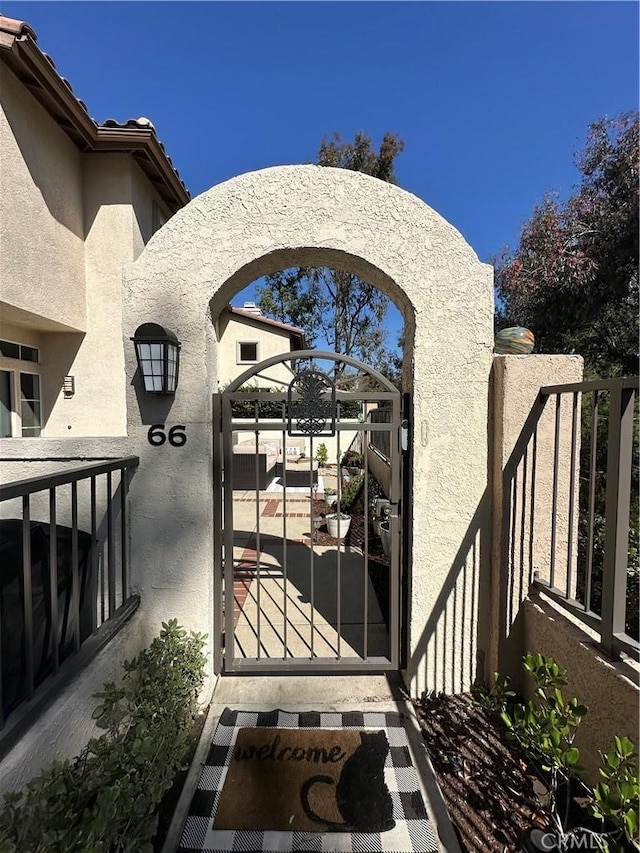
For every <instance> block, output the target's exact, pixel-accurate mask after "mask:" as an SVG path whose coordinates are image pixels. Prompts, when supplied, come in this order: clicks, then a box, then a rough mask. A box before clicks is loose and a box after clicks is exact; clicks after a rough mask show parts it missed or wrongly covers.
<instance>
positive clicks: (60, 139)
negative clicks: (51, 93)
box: [0, 65, 86, 330]
mask: <svg viewBox="0 0 640 853" xmlns="http://www.w3.org/2000/svg"><path fill="white" fill-rule="evenodd" d="M0 93H1V99H2V110H1V111H0V154H1V157H2V161H1V169H0V229H1V230H0V234H1V251H0V301H1V302H5V303H8V304H9V305H11V306H17V307H19V308H22V309H24V310H26V311H29V312H31V313H32V314H33V315H34V317H35V318H38V317H40V318H48V319H52V320H55V321H57V322H59V323H63V324H65V325H67V326H70V327H72V328H74V329H78V330H84V329H85V328H86V309H85V286H84V282H85V277H84V245H83V237H84V221H83V204H82V155H81V154H80V152H79V151H78V149H77V148H76V147H75V145H74V144H73V143H72V142H71V140H70V139H69V138H68V136H67V135H66V134H65V133H64V132H63V131H62V130H61V129H60V127H59V126H58V125H57V124H56V122H55V121H54V120H53V119H52V118H51V116H50V115H48V113H46V112H45V110H44V109H43V108H42V107H41V106H40V104H38V102H37V101H36V100H35V98H33V96H32V95H31V94H30V93H29V92H28V91H27V90H26V89H25V88H24V86H23V85H21V84H20V83H19V82H18V80H17V79H16V78H15V76H14V75H13V73H12V72H11V71H9V70H8V69H7V68H6V67H5V66H4V65H0ZM45 140H46V144H43V143H44V141H45Z"/></svg>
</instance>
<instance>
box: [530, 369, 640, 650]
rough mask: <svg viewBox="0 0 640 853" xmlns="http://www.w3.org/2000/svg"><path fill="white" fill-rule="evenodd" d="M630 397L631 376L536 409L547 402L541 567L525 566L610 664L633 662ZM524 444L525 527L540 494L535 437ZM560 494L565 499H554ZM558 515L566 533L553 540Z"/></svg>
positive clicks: (633, 424)
mask: <svg viewBox="0 0 640 853" xmlns="http://www.w3.org/2000/svg"><path fill="white" fill-rule="evenodd" d="M638 388H639V380H638V377H631V378H623V379H609V380H597V381H594V382H580V383H574V384H568V385H555V386H549V387H545V388H541V390H540V406H541V410H542V409H543V408H544V406H545V404H546V403H547V401H549V400H551V399H554V400H555V430H554V440H553V473H552V484H551V485H550V487H551V505H552V511H551V517H550V519H549V524H550V560H549V565H548V567H547V566H544V567H543V566H534V565H531V566H530V568H531V569H532V572H531V574H532V580H533V582H534V583H535V585H537V586H538V588H540V589H543V590H544V592H545V593H546V594H547V595H549V596H550V597H551V598H552V599H553V600H554V601H556V602H557V603H559V604H561V605H562V606H563V607H564V608H566V609H567V610H569V611H570V612H571V613H572V614H573V615H574V616H576V617H577V618H578V619H579V620H580V621H582V622H583V623H585V624H586V625H588V626H589V627H590V628H592V629H593V630H594V631H596V632H597V634H598V635H599V638H600V644H601V646H602V648H603V649H604V650H605V651H606V652H607V653H608V654H609V655H610V657H612V658H614V659H616V658H619V657H620V655H621V653H624V654H627V655H629V656H630V657H632V658H634V659H636V660H640V644H639V643H638V586H639V580H640V565H639V562H638V560H639V557H638V443H637V414H638ZM569 407H570V408H569ZM569 412H570V423H571V439H570V444H567V436H566V435H565V436H562V435H561V421H562V420H563V419H568V417H569ZM564 424H565V426H566V425H567V423H566V420H564ZM536 430H537V428H536ZM567 432H568V430H567ZM634 432H635V433H636V438H635V440H634ZM532 438H533V455H532V458H533V466H532V471H531V478H530V486H529V490H528V491H529V500H530V511H531V518H533V517H534V515H535V501H536V492H537V491H539V489H540V483H539V481H538V479H537V478H536V468H535V459H536V454H538V455H539V453H540V446H539V445H538V446H536V441H537V431H534V432H533V436H532ZM567 474H568V477H567ZM561 481H562V482H561ZM548 485H549V484H547V487H548ZM567 487H568V495H567V494H562V490H563V489H566V488H567ZM561 509H562V512H561V511H560V510H561ZM563 515H564V521H565V527H566V529H564V530H563V532H562V535H560V534H559V532H558V525H559V524H560V521H559V518H560V517H562V516H563ZM530 537H531V539H533V531H530ZM565 548H566V554H565V553H564V549H565ZM531 550H533V542H531ZM531 562H533V560H532V561H531Z"/></svg>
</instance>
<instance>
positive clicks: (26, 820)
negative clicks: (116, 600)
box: [0, 619, 206, 853]
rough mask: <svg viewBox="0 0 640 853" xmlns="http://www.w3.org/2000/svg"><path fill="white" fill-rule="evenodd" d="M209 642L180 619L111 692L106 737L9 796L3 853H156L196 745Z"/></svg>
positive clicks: (1, 830) (1, 832) (99, 710)
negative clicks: (179, 776)
mask: <svg viewBox="0 0 640 853" xmlns="http://www.w3.org/2000/svg"><path fill="white" fill-rule="evenodd" d="M205 639H206V638H205V637H204V636H202V635H200V634H194V633H191V634H190V635H189V636H187V632H186V631H185V630H184V629H183V628H181V627H180V626H179V625H178V623H177V621H176V620H175V619H173V620H171V621H169V622H167V623H164V622H163V624H162V631H161V632H160V636H159V637H156V638H155V639H154V640H153V642H152V643H151V646H150V647H149V648H147V649H144V650H143V651H141V652H140V654H139V655H138V656H137V657H135V658H134V659H133V660H132V661H125V662H124V664H123V668H124V677H123V680H122V684H121V686H116V684H115V683H114V682H109V683H107V684H105V685H104V688H103V689H102V691H100V692H99V693H96V694H95V697H96V698H97V699H99V700H100V704H99V705H98V706H97V707H96V709H95V710H94V712H93V717H94V719H95V720H96V722H97V725H98V726H99V727H100V728H103V729H105V730H106V731H105V734H103V735H102V736H101V737H98V738H93V739H92V740H90V741H89V743H88V744H87V746H86V747H85V748H84V749H83V750H82V752H81V753H80V755H79V756H78V757H77V758H75V759H74V760H73V761H62V762H60V761H56V762H54V763H53V764H52V765H51V766H50V767H49V768H47V769H46V770H44V771H43V772H42V773H40V774H39V775H38V776H36V777H35V778H34V779H32V780H31V781H30V782H29V783H28V785H27V787H26V790H25V791H22V792H12V793H10V794H7V795H5V803H4V808H3V811H2V812H1V813H0V853H148V851H152V849H153V847H152V844H151V839H152V838H153V836H154V834H155V832H156V828H157V823H158V816H157V814H156V810H157V807H158V804H159V803H160V800H161V799H162V797H163V795H164V793H165V792H166V791H167V790H168V789H169V788H170V787H171V784H172V781H173V778H174V776H175V774H176V772H177V771H178V770H179V769H180V766H181V764H182V761H183V760H184V755H185V753H186V750H187V746H188V736H189V731H190V729H191V727H192V725H193V722H194V719H195V716H196V713H197V710H198V704H197V698H198V693H199V692H200V690H201V688H202V684H203V681H204V665H205V662H206V658H205V656H204V654H203V652H202V649H203V646H204V642H205Z"/></svg>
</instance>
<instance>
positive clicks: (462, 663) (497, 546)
mask: <svg viewBox="0 0 640 853" xmlns="http://www.w3.org/2000/svg"><path fill="white" fill-rule="evenodd" d="M493 386H494V383H493V381H492V382H491V383H490V392H489V413H490V416H489V421H488V430H487V433H488V442H489V464H488V479H487V481H488V483H489V484H490V485H489V486H488V487H487V489H486V490H485V492H484V494H483V496H482V498H481V500H480V502H479V503H478V507H477V509H476V512H475V514H474V516H473V518H472V520H471V524H470V525H469V527H468V530H467V533H466V535H465V536H464V538H463V541H462V543H461V545H460V548H459V549H458V552H457V554H456V556H455V559H454V561H453V564H452V566H451V569H450V571H449V574H448V576H447V578H446V580H445V582H444V584H443V586H442V589H441V591H440V594H439V596H438V598H437V599H436V602H435V604H434V606H433V608H432V611H431V613H430V614H429V616H428V618H427V620H426V624H425V627H424V630H423V631H422V634H421V636H420V638H419V640H418V641H417V643H415V644H414V651H413V653H412V655H411V658H410V661H409V667H408V668H409V671H410V673H411V674H412V675H415V677H416V679H417V680H416V689H417V692H418V693H420V692H422V691H435V692H444V691H446V692H463V691H465V690H467V689H468V687H469V685H471V684H476V683H481V682H484V681H486V680H487V679H488V678H489V677H490V676H491V674H492V673H491V672H489V670H490V669H491V670H493V669H494V668H496V667H498V668H499V669H500V670H501V671H504V672H506V673H508V674H510V675H512V676H513V677H515V678H516V679H518V678H519V675H520V657H521V655H522V654H523V642H524V637H523V625H522V623H523V620H522V618H521V616H520V605H521V603H522V601H523V600H524V599H525V598H526V597H527V595H528V593H529V589H530V586H531V583H532V580H533V574H534V571H535V569H536V568H537V566H536V565H535V563H538V562H541V560H543V559H544V554H542V551H541V550H539V551H538V552H537V553H536V552H535V551H534V538H535V537H534V534H533V531H534V526H535V529H536V531H537V530H538V522H537V519H535V518H534V501H535V493H534V490H533V489H532V488H531V483H532V482H533V478H534V476H535V477H536V481H538V478H539V477H540V475H541V474H542V475H543V476H544V474H545V473H547V474H549V476H550V475H551V471H550V470H549V471H547V468H548V467H549V466H546V467H545V468H543V470H541V466H540V459H539V458H538V469H537V470H536V449H537V448H536V439H537V428H538V424H539V421H540V418H541V416H542V414H543V412H544V411H545V400H544V399H543V398H542V395H540V396H539V397H538V398H537V399H536V401H535V403H534V405H533V407H532V409H531V411H530V413H529V415H528V417H527V420H526V421H525V423H524V426H523V428H522V430H521V432H520V435H519V437H518V439H517V441H516V442H515V446H514V448H513V451H512V452H511V454H510V456H509V458H508V460H507V462H506V464H505V466H504V468H503V470H502V472H501V473H500V474H499V476H498V478H497V479H496V478H494V477H493V476H492V473H493V468H494V464H497V461H496V455H497V454H498V453H499V452H500V450H501V448H499V447H498V446H497V445H498V442H497V441H496V440H495V439H494V435H495V432H494V431H495V424H494V418H493V412H494V400H493V394H494V391H493ZM548 414H549V416H550V417H552V416H553V404H552V405H551V406H550V407H549V411H548ZM545 461H546V460H545ZM565 521H566V520H565ZM565 539H566V537H565ZM558 541H565V540H562V539H561V538H560V537H559V539H558ZM547 545H548V543H546V542H545V543H543V547H542V550H543V551H544V552H545V553H546V550H547V547H546V546H547ZM547 556H548V555H547ZM409 582H410V581H409ZM425 672H426V673H427V675H426V676H425V675H424V673H425ZM421 680H422V683H421ZM427 682H428V683H427Z"/></svg>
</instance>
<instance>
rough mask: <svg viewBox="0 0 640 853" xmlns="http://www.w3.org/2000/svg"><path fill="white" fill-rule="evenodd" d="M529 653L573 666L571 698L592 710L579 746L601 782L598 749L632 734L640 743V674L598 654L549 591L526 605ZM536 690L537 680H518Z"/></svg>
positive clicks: (592, 776) (590, 774)
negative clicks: (548, 595) (553, 601)
mask: <svg viewBox="0 0 640 853" xmlns="http://www.w3.org/2000/svg"><path fill="white" fill-rule="evenodd" d="M522 620H523V652H522V653H523V654H525V653H526V652H527V651H533V652H541V653H542V654H545V655H551V656H552V657H554V658H555V659H556V661H557V662H558V663H559V664H560V665H561V666H563V667H565V668H566V669H567V670H568V674H567V680H568V682H569V683H568V685H567V687H566V688H565V689H564V692H565V696H568V697H572V696H577V697H578V699H579V700H580V702H581V703H582V704H584V705H586V707H587V708H588V709H589V711H588V713H587V715H586V716H585V717H583V719H582V722H581V723H580V727H579V729H578V733H577V735H576V740H575V745H576V746H577V747H578V749H579V750H580V764H582V765H583V766H584V768H585V776H586V778H587V779H588V780H589V781H590V782H591V784H595V783H596V782H598V781H602V780H601V778H600V777H599V775H598V766H599V759H600V757H599V754H598V750H602V751H603V752H609V751H610V750H611V749H613V747H614V740H613V739H614V736H616V735H617V736H618V737H622V736H624V735H626V736H627V737H629V738H631V740H633V742H634V743H635V744H636V746H637V744H638V730H639V729H640V718H639V709H640V689H639V688H638V684H637V680H638V675H637V672H636V674H635V680H634V677H633V673H632V672H630V671H627V672H625V670H624V668H623V667H622V666H621V665H620V664H613V663H611V662H610V661H607V660H606V659H605V658H604V657H603V656H602V655H601V654H599V653H598V651H597V647H596V646H595V643H594V642H593V641H592V640H591V638H590V637H589V635H588V634H587V633H586V632H585V631H584V630H582V629H581V628H580V627H578V626H577V625H574V624H572V623H571V622H570V621H569V620H568V619H567V618H566V617H565V616H564V615H563V614H562V613H561V612H560V611H559V609H557V608H555V607H554V606H553V605H552V604H551V603H550V602H548V601H546V600H545V598H544V596H543V595H534V596H533V599H532V600H529V599H527V600H525V601H524V602H523V605H522ZM518 682H519V685H520V686H521V687H522V688H525V686H526V687H527V688H528V691H529V693H531V684H532V682H531V680H530V679H527V681H526V682H525V681H523V679H522V677H521V678H520V679H519V680H518Z"/></svg>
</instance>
